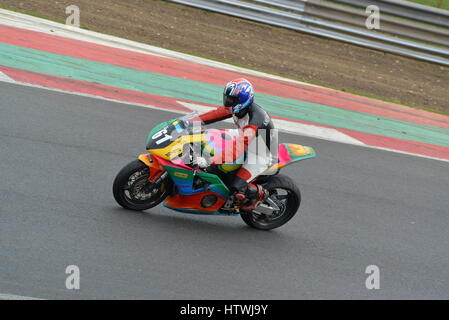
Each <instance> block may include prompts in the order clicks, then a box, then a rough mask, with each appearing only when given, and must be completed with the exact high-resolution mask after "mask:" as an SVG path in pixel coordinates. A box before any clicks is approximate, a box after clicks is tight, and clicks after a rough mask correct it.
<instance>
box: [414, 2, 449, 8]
mask: <svg viewBox="0 0 449 320" xmlns="http://www.w3.org/2000/svg"><path fill="white" fill-rule="evenodd" d="M407 1H410V2H415V3H419V4H423V5H425V6H430V7H435V8H440V9H446V10H449V0H407Z"/></svg>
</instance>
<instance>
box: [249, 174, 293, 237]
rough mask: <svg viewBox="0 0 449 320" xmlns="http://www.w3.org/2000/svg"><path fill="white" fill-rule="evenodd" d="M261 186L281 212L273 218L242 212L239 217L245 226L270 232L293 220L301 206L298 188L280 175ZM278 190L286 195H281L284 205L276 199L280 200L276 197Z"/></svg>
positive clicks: (290, 180) (288, 178)
mask: <svg viewBox="0 0 449 320" xmlns="http://www.w3.org/2000/svg"><path fill="white" fill-rule="evenodd" d="M256 183H257V181H256ZM262 186H263V187H264V188H265V189H266V190H267V191H268V192H269V193H270V197H271V198H272V199H273V200H274V201H275V202H276V203H277V204H278V206H279V207H280V208H281V210H280V211H282V212H278V213H277V215H274V216H265V215H260V214H257V213H255V212H253V211H252V212H242V213H241V214H240V216H241V217H242V219H243V221H245V223H246V224H247V225H249V226H250V227H253V228H256V229H260V230H271V229H275V228H279V227H280V226H282V225H284V224H286V223H287V222H288V221H289V220H290V219H291V218H293V216H294V215H295V214H296V212H297V211H298V209H299V206H300V204H301V193H300V191H299V188H298V187H297V186H296V184H295V183H294V181H293V180H292V179H291V178H290V177H287V176H284V175H282V174H278V175H276V176H272V177H270V178H268V179H267V180H265V181H264V182H263V183H262ZM279 190H284V191H285V193H286V195H282V197H283V198H282V199H285V200H286V201H285V204H284V202H281V200H279V199H278V197H279V198H281V197H280V196H279V195H278V196H277V194H278V193H279ZM275 198H276V200H275Z"/></svg>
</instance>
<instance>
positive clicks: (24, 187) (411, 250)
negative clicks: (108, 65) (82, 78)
mask: <svg viewBox="0 0 449 320" xmlns="http://www.w3.org/2000/svg"><path fill="white" fill-rule="evenodd" d="M171 118H174V114H173V113H168V112H164V111H158V110H152V109H145V108H142V107H138V106H130V105H126V104H120V103H113V102H108V101H104V100H98V99H92V98H87V97H81V96H76V95H70V94H64V93H57V92H52V91H47V90H42V89H38V88H31V87H25V86H20V85H15V84H7V83H0V146H1V149H0V160H1V161H0V293H3V294H6V293H7V294H15V295H23V296H32V297H38V298H50V299H54V298H61V299H77V298H83V299H84V298H85V299H103V298H107V299H109V298H112V299H114V298H123V299H311V298H316V299H330V298H336V299H347V298H360V299H392V298H403V299H415V298H422V299H448V298H449V268H448V265H449V257H448V252H449V233H448V226H449V209H448V202H449V200H448V199H449V197H448V186H449V174H448V173H449V163H447V162H441V161H436V160H431V159H423V158H418V157H414V156H409V155H403V154H397V153H391V152H387V151H381V150H374V149H368V148H362V147H358V146H353V145H345V144H339V143H335V142H329V141H325V140H318V139H313V138H306V137H300V136H295V135H289V134H281V135H280V140H281V141H282V142H293V143H301V144H304V145H309V146H312V147H314V148H315V149H316V150H317V153H318V157H317V158H316V159H313V160H307V161H304V162H302V163H300V164H299V165H294V166H291V167H288V168H285V169H284V170H283V173H284V174H288V175H289V176H291V177H293V178H294V179H295V181H296V182H297V184H298V185H299V187H300V188H301V190H302V196H303V203H302V206H301V209H300V212H299V214H298V215H297V216H296V217H295V218H294V219H293V220H292V221H291V222H289V223H288V224H287V225H285V226H284V227H282V228H279V229H277V230H274V231H270V232H264V231H257V230H253V229H250V228H248V227H246V225H245V224H244V223H243V221H242V220H241V219H240V218H239V217H216V216H195V215H187V214H181V213H176V212H172V211H169V210H168V209H165V208H162V207H157V208H155V209H152V210H149V211H147V212H145V213H136V212H130V211H126V210H123V209H121V208H119V207H118V205H117V204H116V203H115V201H114V199H113V197H112V192H111V187H112V181H113V179H114V177H115V175H116V173H117V172H118V171H119V170H120V169H121V167H123V166H124V165H125V164H126V163H128V162H129V161H131V160H133V159H134V158H135V156H136V155H137V154H139V153H142V152H143V151H144V144H145V139H146V135H147V133H148V131H149V130H150V129H151V128H152V127H153V126H155V125H156V124H158V123H160V122H162V121H165V120H168V119H171ZM72 264H75V265H77V266H79V268H80V272H81V289H80V290H72V291H71V290H67V289H66V288H65V279H66V277H67V275H66V274H65V269H66V267H67V266H68V265H72ZM372 264H374V265H377V266H379V268H380V290H367V289H366V288H365V279H366V277H367V276H368V275H367V274H365V268H366V267H367V266H368V265H372Z"/></svg>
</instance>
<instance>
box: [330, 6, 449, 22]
mask: <svg viewBox="0 0 449 320" xmlns="http://www.w3.org/2000/svg"><path fill="white" fill-rule="evenodd" d="M332 1H333V2H336V3H343V4H349V5H351V6H354V7H359V8H366V7H367V6H369V5H370V4H375V5H377V6H379V7H380V8H381V10H382V12H384V13H387V14H391V15H394V16H397V17H402V18H407V19H412V20H415V21H420V22H424V23H430V24H433V25H438V26H440V27H446V28H449V11H447V10H442V9H438V8H433V7H429V6H424V5H420V4H417V3H413V2H408V1H403V0H376V1H373V0H332Z"/></svg>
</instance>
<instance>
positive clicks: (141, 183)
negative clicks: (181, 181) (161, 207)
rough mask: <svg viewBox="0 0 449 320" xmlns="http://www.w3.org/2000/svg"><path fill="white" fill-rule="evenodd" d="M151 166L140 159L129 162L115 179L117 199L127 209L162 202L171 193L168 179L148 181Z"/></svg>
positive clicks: (155, 204)
mask: <svg viewBox="0 0 449 320" xmlns="http://www.w3.org/2000/svg"><path fill="white" fill-rule="evenodd" d="M149 176H150V168H148V166H147V165H145V164H144V163H143V162H141V161H140V160H134V161H133V162H131V163H129V164H127V165H126V166H125V167H124V168H123V169H122V170H120V172H119V173H118V174H117V177H116V178H115V180H114V184H113V187H112V191H113V193H114V198H115V201H117V203H118V204H119V205H121V206H122V207H123V208H125V209H130V210H137V211H142V210H146V209H150V208H153V207H155V206H157V205H158V204H159V203H161V202H162V201H163V200H164V199H165V198H166V197H167V195H168V194H169V192H170V186H169V183H168V181H164V182H162V183H161V184H159V185H155V184H154V183H151V182H149V181H148V178H149Z"/></svg>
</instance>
